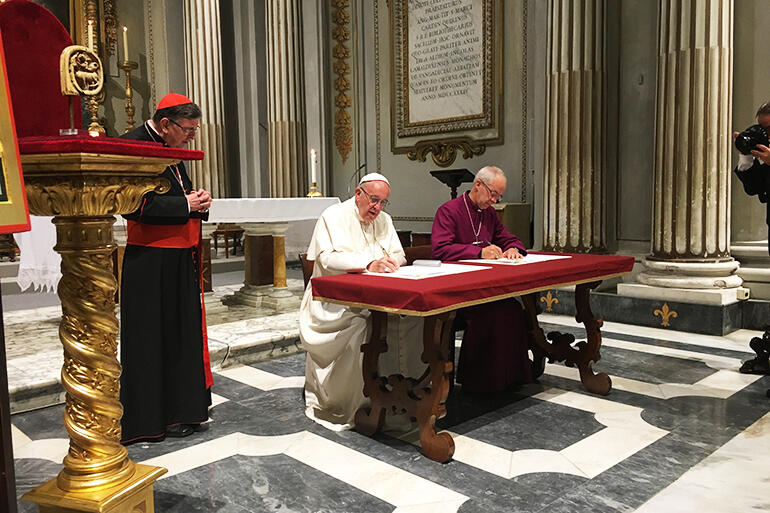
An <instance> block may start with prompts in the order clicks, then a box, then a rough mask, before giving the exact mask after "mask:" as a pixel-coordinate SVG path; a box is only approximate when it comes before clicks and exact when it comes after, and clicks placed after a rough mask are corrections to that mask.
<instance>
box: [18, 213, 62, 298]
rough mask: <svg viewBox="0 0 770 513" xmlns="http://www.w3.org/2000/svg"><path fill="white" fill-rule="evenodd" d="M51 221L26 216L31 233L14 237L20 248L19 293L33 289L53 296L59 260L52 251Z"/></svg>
mask: <svg viewBox="0 0 770 513" xmlns="http://www.w3.org/2000/svg"><path fill="white" fill-rule="evenodd" d="M52 219H53V217H45V216H29V221H30V230H29V231H28V232H20V233H15V234H14V238H15V239H16V244H17V245H18V246H19V273H18V275H17V276H16V282H17V283H18V284H19V288H20V289H21V290H27V289H28V288H30V287H32V288H33V290H35V291H36V292H55V291H56V285H58V283H59V278H61V257H60V256H59V254H58V253H57V252H55V251H54V250H53V247H54V246H55V245H56V227H55V226H54V225H53V223H52V222H51V220H52Z"/></svg>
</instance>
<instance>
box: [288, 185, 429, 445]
mask: <svg viewBox="0 0 770 513" xmlns="http://www.w3.org/2000/svg"><path fill="white" fill-rule="evenodd" d="M389 196H390V183H389V182H388V179H387V178H385V177H384V176H383V175H381V174H379V173H370V174H368V175H366V176H364V177H363V178H362V179H361V181H360V182H359V183H358V186H357V187H356V191H355V195H354V196H353V197H352V198H350V199H348V200H347V201H345V202H343V203H339V204H337V205H333V206H331V207H329V208H327V209H326V210H325V211H324V212H323V214H321V217H320V218H319V219H318V222H317V223H316V226H315V230H314V232H313V239H312V240H311V241H310V246H309V247H308V250H307V258H308V260H313V261H314V265H313V277H316V276H329V275H332V274H341V273H344V272H347V271H348V270H353V269H357V270H361V271H363V270H364V269H366V270H367V271H371V272H392V271H394V270H396V269H398V268H399V266H401V265H403V264H404V263H406V258H405V256H404V249H403V248H402V247H401V242H400V241H399V240H398V236H397V235H396V230H395V228H394V227H393V221H392V220H391V218H390V216H389V215H388V214H386V213H385V212H383V211H382V209H383V208H384V207H386V206H387V204H388V197H389ZM362 299H365V298H362ZM370 331H371V319H370V313H369V310H365V309H360V308H349V307H345V306H342V305H337V304H333V303H328V302H325V301H315V300H313V293H312V285H311V284H308V286H307V289H306V290H305V295H304V297H303V298H302V304H301V305H300V309H299V336H300V340H301V341H302V348H303V349H304V350H305V351H307V357H306V365H305V406H306V408H305V414H306V415H307V416H308V417H310V418H311V419H313V420H315V421H316V422H318V423H319V424H321V425H323V426H325V427H327V428H329V429H333V430H335V431H340V430H343V429H351V428H353V427H355V426H354V416H355V413H356V410H358V408H360V407H362V406H365V405H367V404H368V402H369V400H368V399H367V398H366V397H364V394H363V387H364V382H363V377H362V373H361V362H362V358H363V355H362V353H361V345H362V344H364V343H365V342H366V341H367V340H368V338H369V334H370ZM387 336H388V349H389V350H388V352H387V353H385V354H383V355H380V362H379V371H380V374H381V375H388V374H393V373H400V374H404V375H407V376H420V374H422V371H423V369H424V368H425V364H424V363H422V362H421V360H420V354H421V352H422V343H421V337H422V319H420V318H415V317H400V316H397V315H388V333H387Z"/></svg>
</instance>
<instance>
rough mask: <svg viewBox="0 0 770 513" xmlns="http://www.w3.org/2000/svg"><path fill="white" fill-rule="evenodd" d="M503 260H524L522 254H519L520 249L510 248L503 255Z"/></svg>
mask: <svg viewBox="0 0 770 513" xmlns="http://www.w3.org/2000/svg"><path fill="white" fill-rule="evenodd" d="M503 258H508V259H510V260H519V259H520V258H522V256H521V253H519V248H508V249H506V250H505V253H503Z"/></svg>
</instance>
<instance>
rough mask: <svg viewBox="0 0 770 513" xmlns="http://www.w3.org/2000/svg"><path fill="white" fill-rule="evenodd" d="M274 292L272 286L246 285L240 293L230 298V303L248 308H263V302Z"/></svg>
mask: <svg viewBox="0 0 770 513" xmlns="http://www.w3.org/2000/svg"><path fill="white" fill-rule="evenodd" d="M272 290H273V286H272V285H251V284H248V283H246V284H244V285H243V287H241V289H240V290H239V291H237V292H236V293H235V294H233V295H232V296H230V299H229V300H228V302H232V303H235V304H238V305H246V306H255V307H256V306H262V301H263V300H264V298H265V297H266V296H267V295H268V294H270V292H271V291H272Z"/></svg>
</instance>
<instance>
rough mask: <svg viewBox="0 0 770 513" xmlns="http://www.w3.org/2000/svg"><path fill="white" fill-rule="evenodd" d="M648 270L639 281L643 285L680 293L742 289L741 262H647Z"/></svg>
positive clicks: (639, 277) (641, 275)
mask: <svg viewBox="0 0 770 513" xmlns="http://www.w3.org/2000/svg"><path fill="white" fill-rule="evenodd" d="M642 263H643V264H644V268H645V270H644V271H643V272H641V273H639V275H638V276H637V277H636V279H637V281H638V282H639V283H641V284H642V285H649V286H652V287H662V288H666V287H668V288H677V289H730V288H736V287H740V286H741V284H742V283H743V280H741V277H740V276H738V275H737V274H735V271H737V270H738V267H739V266H740V264H739V263H738V261H737V260H728V261H726V262H676V261H671V260H651V259H648V258H645V259H644V260H643V261H642Z"/></svg>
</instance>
